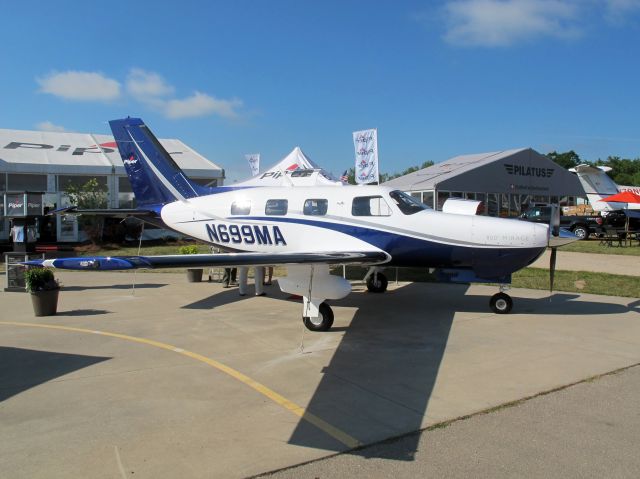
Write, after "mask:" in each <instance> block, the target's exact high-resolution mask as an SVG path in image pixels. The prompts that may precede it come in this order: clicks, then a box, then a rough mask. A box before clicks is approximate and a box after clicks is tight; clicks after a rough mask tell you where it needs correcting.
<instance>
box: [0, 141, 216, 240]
mask: <svg viewBox="0 0 640 479" xmlns="http://www.w3.org/2000/svg"><path fill="white" fill-rule="evenodd" d="M159 141H160V143H161V144H162V145H163V146H164V147H165V148H166V150H167V151H168V152H169V153H170V154H171V156H172V158H173V159H174V160H175V161H176V163H177V164H178V165H179V166H180V167H181V168H182V169H183V170H184V171H185V173H186V174H187V176H189V177H190V178H192V179H193V180H194V181H196V182H197V183H200V184H202V185H209V186H220V185H222V182H223V180H224V170H223V169H222V168H220V167H219V166H218V165H216V164H214V163H212V162H211V161H209V160H207V159H206V158H205V157H203V156H202V155H200V154H199V153H197V152H196V151H194V150H193V149H192V148H190V147H189V146H187V145H185V144H184V143H183V142H182V141H180V140H159ZM91 178H96V179H97V181H98V183H99V184H100V185H101V186H103V187H104V188H105V189H106V190H107V205H106V206H107V207H109V208H132V207H134V201H135V199H134V195H133V192H132V190H131V185H130V183H129V178H128V177H127V175H126V173H125V169H124V165H123V164H122V159H121V158H120V154H119V153H118V149H117V146H116V143H115V141H114V139H113V137H112V136H106V135H94V134H83V133H60V132H45V131H24V130H5V129H0V196H1V197H2V199H3V201H2V202H0V203H2V205H1V206H0V240H3V241H6V240H8V238H9V219H8V218H7V217H6V216H5V214H6V212H7V204H8V203H7V201H8V200H7V198H12V196H11V195H18V197H19V194H20V193H24V192H39V193H44V196H43V204H44V209H45V211H47V210H49V209H54V208H62V207H65V206H69V204H68V198H67V197H66V195H65V193H64V191H65V188H66V186H67V185H69V184H72V185H76V186H81V185H84V184H85V183H86V182H87V181H88V180H90V179H91ZM42 220H43V221H42V223H46V222H49V221H53V222H54V223H55V224H48V225H47V228H48V236H50V237H49V238H46V240H49V241H60V242H65V241H68V242H75V241H78V240H79V239H80V238H79V237H78V226H77V222H76V221H75V217H73V216H71V215H68V216H57V217H55V218H54V219H51V217H46V218H43V219H42ZM40 229H41V230H44V225H43V226H42V227H41V228H40ZM39 233H42V234H44V231H40V232H39Z"/></svg>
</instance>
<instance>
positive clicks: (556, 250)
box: [549, 248, 558, 293]
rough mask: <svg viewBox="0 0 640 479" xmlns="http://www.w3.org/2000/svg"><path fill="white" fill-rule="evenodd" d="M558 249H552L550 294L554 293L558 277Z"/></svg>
mask: <svg viewBox="0 0 640 479" xmlns="http://www.w3.org/2000/svg"><path fill="white" fill-rule="evenodd" d="M557 253H558V248H551V258H550V260H549V292H550V293H553V281H554V279H555V275H556V255H557Z"/></svg>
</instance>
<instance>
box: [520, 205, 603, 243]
mask: <svg viewBox="0 0 640 479" xmlns="http://www.w3.org/2000/svg"><path fill="white" fill-rule="evenodd" d="M551 209H552V207H551V206H549V205H544V206H541V205H536V206H531V207H530V208H528V209H527V210H526V211H525V212H524V213H522V214H521V215H520V217H519V218H520V219H521V220H524V221H532V222H534V223H545V224H549V223H550V221H551ZM601 224H602V218H601V217H600V216H595V215H592V216H564V215H563V214H562V211H560V227H561V228H565V229H568V230H569V231H571V232H572V233H573V234H574V235H576V236H577V237H578V238H579V239H581V240H582V239H587V238H588V237H589V235H591V234H595V233H598V232H600V231H601V229H600V226H601Z"/></svg>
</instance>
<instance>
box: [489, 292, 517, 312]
mask: <svg viewBox="0 0 640 479" xmlns="http://www.w3.org/2000/svg"><path fill="white" fill-rule="evenodd" d="M489 305H490V306H491V309H492V310H493V312H494V313H496V314H507V313H508V312H509V311H511V308H512V307H513V300H512V299H511V296H509V295H508V294H506V293H496V294H494V295H493V296H491V301H489Z"/></svg>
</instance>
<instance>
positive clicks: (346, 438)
mask: <svg viewBox="0 0 640 479" xmlns="http://www.w3.org/2000/svg"><path fill="white" fill-rule="evenodd" d="M0 325H5V326H23V327H29V328H42V329H55V330H59V331H69V332H75V333H89V334H99V335H101V336H109V337H112V338H118V339H123V340H125V341H132V342H134V343H139V344H146V345H148V346H154V347H156V348H160V349H166V350H167V351H171V352H172V353H176V354H181V355H183V356H187V357H189V358H191V359H194V360H196V361H200V362H202V363H205V364H208V365H209V366H211V367H213V368H215V369H217V370H218V371H221V372H223V373H225V374H227V375H229V376H231V377H232V378H234V379H237V380H238V381H240V382H241V383H243V384H245V385H246V386H249V387H250V388H252V389H253V390H255V391H257V392H258V393H260V394H262V395H263V396H265V397H267V398H269V399H271V400H272V401H273V402H275V403H276V404H278V405H280V406H282V407H283V408H285V409H287V410H288V411H290V412H292V413H293V414H295V415H296V416H298V417H299V418H301V419H303V420H305V421H307V422H308V423H310V424H313V425H314V426H316V427H317V428H318V429H320V430H321V431H323V432H324V433H326V434H328V435H329V436H331V437H332V438H334V439H335V440H337V441H338V442H340V443H341V444H344V445H345V446H347V447H348V448H350V449H353V448H355V447H358V446H360V445H361V443H360V441H358V440H357V439H355V438H354V437H352V436H350V435H349V434H347V433H346V432H344V431H342V430H341V429H338V428H337V427H335V426H332V425H331V424H329V423H328V422H326V421H325V420H324V419H322V418H320V417H318V416H316V415H315V414H313V413H310V412H308V411H307V410H306V409H305V408H303V407H302V406H300V405H298V404H296V403H295V402H293V401H290V400H289V399H287V398H285V397H284V396H282V395H281V394H278V393H277V392H275V391H273V390H272V389H270V388H268V387H267V386H265V385H264V384H262V383H259V382H258V381H255V380H253V379H251V378H250V377H249V376H247V375H246V374H243V373H241V372H240V371H237V370H235V369H233V368H232V367H229V366H227V365H226V364H223V363H221V362H219V361H216V360H215V359H211V358H208V357H206V356H203V355H201V354H198V353H194V352H192V351H187V350H185V349H182V348H178V347H177V346H172V345H171V344H166V343H161V342H160V341H155V340H153V339H146V338H138V337H136V336H128V335H126V334H120V333H111V332H108V331H97V330H91V329H83V328H74V327H71V326H56V325H49V324H37V323H19V322H13V321H0Z"/></svg>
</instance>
